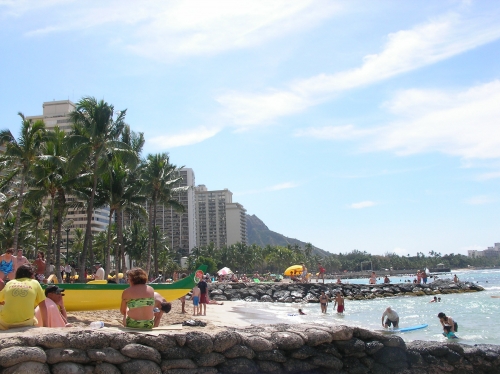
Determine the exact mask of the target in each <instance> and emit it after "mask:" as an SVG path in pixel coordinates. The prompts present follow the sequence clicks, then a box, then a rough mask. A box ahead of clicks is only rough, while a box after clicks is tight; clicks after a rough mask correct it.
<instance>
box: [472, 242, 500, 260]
mask: <svg viewBox="0 0 500 374" xmlns="http://www.w3.org/2000/svg"><path fill="white" fill-rule="evenodd" d="M468 256H469V257H472V258H478V257H487V258H497V257H500V243H495V245H494V246H493V247H488V248H486V249H485V250H483V251H478V250H476V249H469V250H468Z"/></svg>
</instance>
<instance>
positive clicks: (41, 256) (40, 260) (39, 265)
mask: <svg viewBox="0 0 500 374" xmlns="http://www.w3.org/2000/svg"><path fill="white" fill-rule="evenodd" d="M33 265H35V271H36V275H35V278H36V279H37V280H38V281H39V282H40V283H42V282H43V280H44V279H45V267H46V266H47V265H46V263H45V253H43V252H42V251H39V252H38V254H37V258H36V260H35V261H34V262H33Z"/></svg>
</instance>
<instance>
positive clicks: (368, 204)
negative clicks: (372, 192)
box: [349, 201, 377, 209]
mask: <svg viewBox="0 0 500 374" xmlns="http://www.w3.org/2000/svg"><path fill="white" fill-rule="evenodd" d="M375 205H377V203H376V202H374V201H361V202H359V203H353V204H351V205H349V208H351V209H364V208H370V207H372V206H375Z"/></svg>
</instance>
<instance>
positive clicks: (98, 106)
mask: <svg viewBox="0 0 500 374" xmlns="http://www.w3.org/2000/svg"><path fill="white" fill-rule="evenodd" d="M125 114H126V110H123V111H121V112H118V115H117V117H116V119H114V107H113V105H110V104H108V103H106V102H104V101H103V100H101V101H99V102H98V101H97V100H96V99H95V98H93V97H84V98H83V99H81V100H80V101H79V102H78V103H77V104H76V107H75V110H74V111H73V112H71V113H70V114H69V117H70V119H71V120H72V122H73V124H74V125H73V131H72V134H71V136H70V144H71V146H72V147H73V148H74V152H73V154H72V164H74V166H75V167H78V166H80V165H82V164H83V163H85V162H88V165H89V172H90V176H91V178H92V182H91V189H90V196H89V200H88V204H87V224H86V229H85V240H84V243H83V252H82V259H81V263H80V274H83V273H84V272H85V262H86V259H87V251H88V250H89V248H91V246H92V241H91V238H92V213H93V210H94V198H95V194H96V190H97V179H98V176H99V175H102V174H103V173H105V172H106V169H107V167H106V164H107V161H108V160H109V157H108V156H109V155H110V154H113V153H121V154H122V157H123V158H127V157H128V158H134V157H135V155H134V154H133V152H132V151H131V150H130V147H129V146H128V145H126V144H125V143H123V142H122V141H120V140H118V137H119V136H120V134H121V133H122V131H123V128H124V126H125Z"/></svg>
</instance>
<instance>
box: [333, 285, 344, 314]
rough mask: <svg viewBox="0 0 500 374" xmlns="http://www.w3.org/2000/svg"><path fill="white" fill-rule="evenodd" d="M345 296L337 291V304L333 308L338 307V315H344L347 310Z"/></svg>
mask: <svg viewBox="0 0 500 374" xmlns="http://www.w3.org/2000/svg"><path fill="white" fill-rule="evenodd" d="M344 301H345V300H344V296H343V295H342V294H341V293H340V291H337V296H335V303H334V304H333V308H335V306H337V313H340V314H342V313H344V310H345V305H344Z"/></svg>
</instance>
